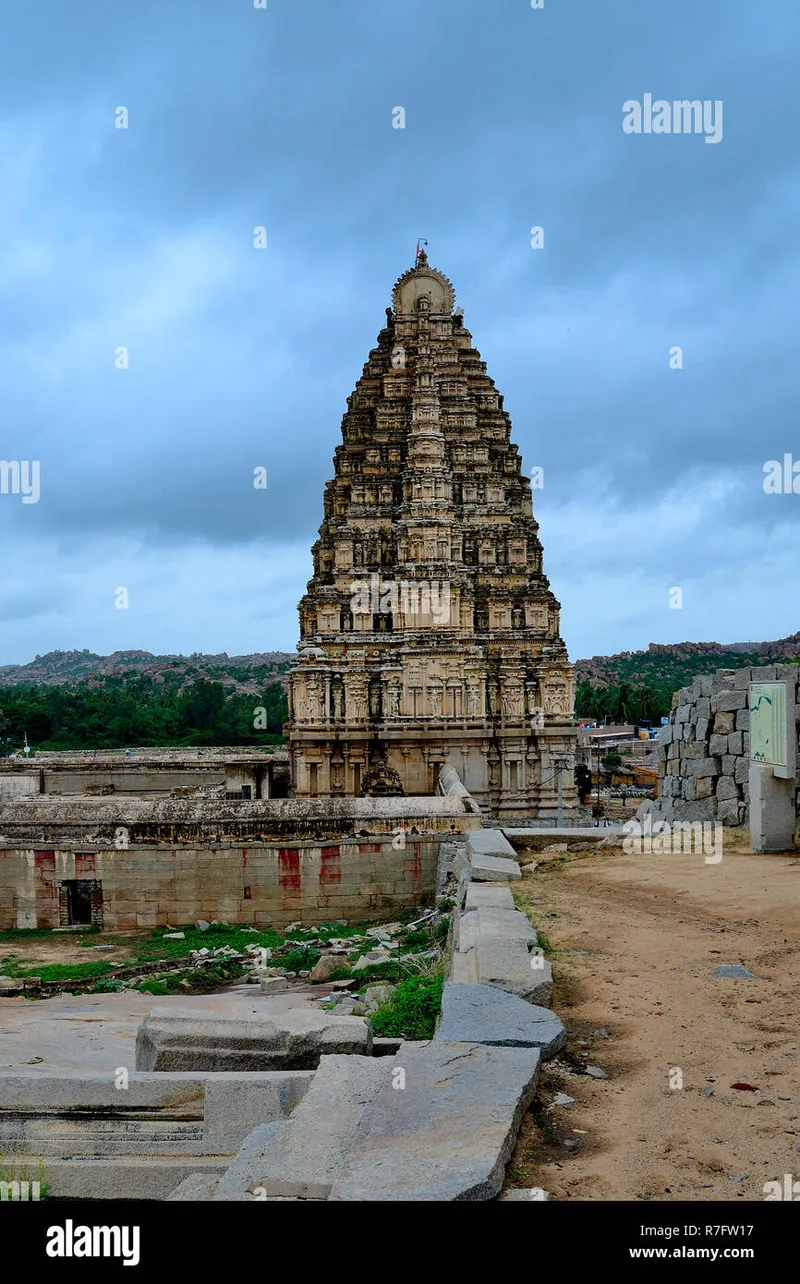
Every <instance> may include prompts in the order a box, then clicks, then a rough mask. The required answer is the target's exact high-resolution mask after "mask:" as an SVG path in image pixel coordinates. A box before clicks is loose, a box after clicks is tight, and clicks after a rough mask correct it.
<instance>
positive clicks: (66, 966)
mask: <svg viewBox="0 0 800 1284" xmlns="http://www.w3.org/2000/svg"><path fill="white" fill-rule="evenodd" d="M113 966H114V964H113V963H106V962H104V961H102V960H101V959H96V960H94V961H93V962H91V963H42V964H39V965H34V966H33V967H20V965H19V964H18V963H12V964H10V965H9V964H8V963H7V961H4V962H3V968H4V969H5V974H6V976H13V977H19V978H22V977H25V976H38V977H40V978H41V980H42V981H89V980H91V978H92V977H93V976H105V975H106V974H107V973H108V972H110V971H111V970H112V968H113Z"/></svg>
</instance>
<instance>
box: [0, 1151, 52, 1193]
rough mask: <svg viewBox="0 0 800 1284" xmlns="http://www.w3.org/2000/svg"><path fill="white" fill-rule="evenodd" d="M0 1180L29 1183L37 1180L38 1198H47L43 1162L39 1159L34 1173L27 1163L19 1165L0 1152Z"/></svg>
mask: <svg viewBox="0 0 800 1284" xmlns="http://www.w3.org/2000/svg"><path fill="white" fill-rule="evenodd" d="M0 1181H2V1182H12V1181H18V1182H23V1181H27V1182H29V1183H31V1184H32V1183H33V1182H38V1183H39V1192H38V1199H39V1200H42V1199H46V1198H47V1182H46V1181H45V1179H44V1163H43V1162H42V1160H41V1159H40V1160H39V1162H38V1164H37V1166H36V1173H35V1175H34V1174H33V1173H32V1172H31V1170H30V1168H29V1167H28V1165H27V1164H22V1165H21V1166H20V1165H19V1164H18V1163H17V1162H16V1161H15V1160H13V1159H11V1160H9V1158H8V1156H6V1155H2V1154H0ZM9 1198H10V1196H9ZM28 1198H29V1199H30V1198H31V1192H30V1191H29V1192H28Z"/></svg>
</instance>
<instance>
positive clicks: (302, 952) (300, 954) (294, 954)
mask: <svg viewBox="0 0 800 1284" xmlns="http://www.w3.org/2000/svg"><path fill="white" fill-rule="evenodd" d="M321 957H322V955H321V954H320V952H319V950H315V949H311V947H310V946H307V947H306V948H305V949H302V948H300V947H298V948H297V949H294V950H287V951H286V953H285V954H281V956H280V958H273V959H271V960H270V962H271V963H275V964H277V965H278V966H279V967H285V968H286V971H287V972H305V971H309V972H310V971H311V969H312V967H316V965H317V964H318V963H319V961H320V959H321Z"/></svg>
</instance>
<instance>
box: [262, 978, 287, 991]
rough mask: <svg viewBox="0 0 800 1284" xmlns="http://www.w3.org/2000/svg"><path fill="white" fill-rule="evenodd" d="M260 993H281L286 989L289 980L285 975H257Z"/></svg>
mask: <svg viewBox="0 0 800 1284" xmlns="http://www.w3.org/2000/svg"><path fill="white" fill-rule="evenodd" d="M259 984H260V986H261V993H262V994H282V993H283V991H284V990H288V988H289V982H288V981H287V980H286V977H285V976H262V977H259Z"/></svg>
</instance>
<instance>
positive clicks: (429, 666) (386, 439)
mask: <svg viewBox="0 0 800 1284" xmlns="http://www.w3.org/2000/svg"><path fill="white" fill-rule="evenodd" d="M454 304H455V294H454V291H453V287H452V285H451V283H450V281H449V280H448V279H447V277H445V276H443V275H442V273H441V272H437V271H436V270H435V269H434V268H432V267H430V266H429V264H428V260H427V256H426V254H425V252H424V251H418V253H417V260H416V264H415V266H414V267H413V268H411V269H410V270H409V271H408V272H405V273H404V274H403V276H401V277H400V279H399V280H398V281H397V283H396V285H395V287H394V293H393V296H392V305H393V306H392V307H391V308H387V310H386V325H385V327H384V328H383V330H381V332H380V334H379V336H378V342H377V346H376V347H375V348H373V350H372V351H371V352H370V354H369V358H368V360H367V363H366V365H365V366H364V370H363V373H362V376H361V378H360V379H359V381H358V383H357V384H356V388H355V391H354V392H353V393H352V395H351V396H350V397H348V399H347V412H346V414H345V415H344V419H343V421H342V444H341V445H340V446H337V448H336V455H335V459H334V477H333V480H332V481H329V482H328V483H327V486H326V489H325V511H324V518H323V522H322V526H321V527H320V532H319V539H318V540H317V542H316V543H315V545H314V548H313V556H314V575H313V579H311V580H310V581H309V584H308V589H307V592H306V595H305V596H304V597H303V599H302V601H301V602H300V606H299V611H300V634H301V639H300V642H299V643H298V656H297V660H296V662H295V664H294V666H293V668H292V670H291V672H290V675H289V721H288V724H287V734H288V738H289V748H290V751H291V760H292V788H293V792H294V793H295V794H296V795H298V796H308V795H315V794H316V795H346V794H381V793H384V794H391V793H394V794H400V793H406V794H430V793H432V792H433V791H434V789H435V787H436V784H437V781H438V776H439V771H440V768H441V766H442V764H444V763H445V762H446V763H448V764H449V765H450V766H452V767H454V768H455V770H456V771H457V772H458V774H459V775H460V777H461V779H462V780H463V782H464V784H465V785H466V787H467V788H468V789H469V791H470V793H471V794H472V795H473V797H474V798H475V799H476V800H477V802H478V803H479V804H480V805H481V807H482V809H484V811H485V812H486V813H487V814H488V815H492V816H493V817H495V818H500V819H504V818H505V819H509V820H510V819H514V818H515V817H517V818H521V817H523V816H528V817H533V816H540V817H551V816H555V815H556V809H557V802H558V793H559V781H560V791H561V801H562V803H563V804H564V805H565V806H569V805H572V804H574V802H575V787H574V780H573V766H574V758H575V737H576V730H575V723H574V719H573V712H572V710H573V701H574V679H573V670H572V666H571V665H570V663H569V660H568V657H567V652H566V647H565V645H564V643H563V642H562V640H561V637H560V635H559V609H560V608H559V603H558V602H557V601H556V599H555V597H554V596H553V594H552V592H551V591H550V587H549V582H548V580H547V579H546V577H545V576H544V574H543V572H542V546H541V543H540V542H539V538H538V534H537V532H538V525H537V523H536V521H535V519H534V517H533V508H532V502H531V493H530V481H529V479H528V477H527V476H525V475H523V474H522V473H521V471H520V457H519V453H518V450H517V447H516V446H515V445H513V444H512V442H511V421H510V418H509V416H508V414H507V413H506V411H504V409H503V398H502V397H501V396H499V395H498V393H497V390H496V388H495V386H494V383H493V382H492V380H491V379H490V377H489V375H488V374H487V373H486V363H485V362H484V361H481V357H480V353H479V352H478V351H477V349H475V348H474V347H473V346H472V337H471V335H470V333H469V331H468V330H467V329H466V328H465V326H464V321H463V315H462V314H461V310H460V309H459V310H458V311H455V310H454Z"/></svg>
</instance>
